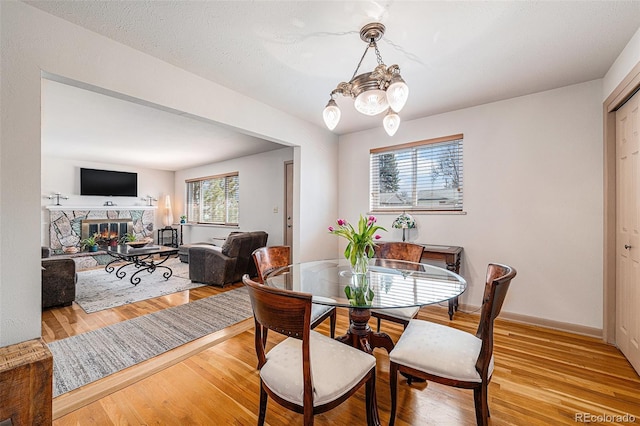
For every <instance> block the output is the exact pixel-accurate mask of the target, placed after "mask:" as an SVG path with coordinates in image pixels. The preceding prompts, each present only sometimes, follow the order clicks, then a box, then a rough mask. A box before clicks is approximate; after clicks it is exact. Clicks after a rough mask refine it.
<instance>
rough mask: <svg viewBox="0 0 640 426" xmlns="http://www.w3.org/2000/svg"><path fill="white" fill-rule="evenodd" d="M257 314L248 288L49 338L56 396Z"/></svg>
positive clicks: (54, 394)
mask: <svg viewBox="0 0 640 426" xmlns="http://www.w3.org/2000/svg"><path fill="white" fill-rule="evenodd" d="M251 316H253V311H252V309H251V302H250V300H249V295H248V294H247V290H246V289H245V288H238V289H235V290H229V291H227V292H225V293H222V294H219V295H216V296H210V297H207V298H205V299H200V300H197V301H195V302H191V303H187V304H185V305H180V306H175V307H172V308H167V309H164V310H162V311H158V312H154V313H152V314H148V315H144V316H141V317H138V318H134V319H131V320H128V321H123V322H120V323H118V324H113V325H110V326H107V327H103V328H100V329H97V330H93V331H90V332H87V333H83V334H79V335H77V336H72V337H68V338H66V339H62V340H58V341H56V342H52V343H49V344H48V346H49V349H50V350H51V353H52V354H53V396H54V397H56V396H59V395H61V394H63V393H65V392H69V391H71V390H73V389H76V388H78V387H80V386H84V385H86V384H88V383H91V382H93V381H96V380H99V379H101V378H103V377H106V376H108V375H110V374H113V373H115V372H118V371H120V370H122V369H125V368H127V367H130V366H132V365H134V364H137V363H139V362H142V361H145V360H148V359H150V358H152V357H154V356H157V355H160V354H162V353H164V352H166V351H169V350H171V349H174V348H176V347H178V346H180V345H183V344H185V343H188V342H191V341H192V340H195V339H198V338H200V337H203V336H206V335H207V334H211V333H213V332H216V331H219V330H222V329H223V328H225V327H228V326H230V325H233V324H235V323H237V322H240V321H242V320H245V319H247V318H249V317H251Z"/></svg>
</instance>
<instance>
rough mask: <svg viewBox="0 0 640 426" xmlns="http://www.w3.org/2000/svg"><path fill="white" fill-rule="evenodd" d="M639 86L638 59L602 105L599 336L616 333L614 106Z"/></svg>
mask: <svg viewBox="0 0 640 426" xmlns="http://www.w3.org/2000/svg"><path fill="white" fill-rule="evenodd" d="M638 89H640V62H638V63H637V64H636V66H635V67H633V68H632V69H631V71H630V72H629V73H628V74H627V76H626V77H625V78H624V79H623V80H622V81H621V82H620V84H618V86H616V88H615V89H614V90H613V92H611V94H610V95H609V96H608V97H607V99H606V100H605V101H604V103H603V104H602V106H603V112H602V114H603V121H604V122H603V133H604V136H603V137H604V173H603V176H604V187H603V189H604V194H603V204H604V206H603V207H604V229H603V232H604V238H603V242H604V247H603V271H602V272H603V280H604V282H603V304H604V306H603V321H602V325H603V326H602V338H603V340H604V341H605V342H607V343H611V344H613V343H615V337H616V217H617V215H616V213H617V212H616V110H617V109H618V108H619V107H620V106H621V105H622V104H623V103H624V102H625V101H626V100H627V99H629V98H630V97H631V96H632V95H633V94H634V93H635V92H636V91H638Z"/></svg>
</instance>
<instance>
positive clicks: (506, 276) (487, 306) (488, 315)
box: [476, 263, 516, 377]
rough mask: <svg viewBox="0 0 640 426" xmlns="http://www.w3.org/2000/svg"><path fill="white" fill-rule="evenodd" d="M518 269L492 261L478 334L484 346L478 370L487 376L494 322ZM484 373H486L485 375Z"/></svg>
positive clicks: (485, 288) (488, 269) (477, 365)
mask: <svg viewBox="0 0 640 426" xmlns="http://www.w3.org/2000/svg"><path fill="white" fill-rule="evenodd" d="M515 276H516V270H515V269H514V268H512V267H511V266H507V265H500V264H497V263H490V264H489V266H488V267H487V280H486V283H485V285H484V295H483V296H482V311H481V314H480V323H479V324H478V330H477V332H476V336H477V337H478V338H479V339H481V340H482V348H481V349H480V355H479V356H478V361H477V362H476V370H477V371H478V372H479V373H480V374H481V377H485V376H484V375H486V374H487V371H488V369H489V363H490V361H491V355H492V354H493V322H494V320H495V319H496V317H497V316H498V315H499V314H500V310H501V309H502V304H503V303H504V299H505V297H506V296H507V290H509V285H510V284H511V280H512V279H513V278H514V277H515ZM483 373H484V375H483Z"/></svg>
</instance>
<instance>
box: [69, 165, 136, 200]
mask: <svg viewBox="0 0 640 426" xmlns="http://www.w3.org/2000/svg"><path fill="white" fill-rule="evenodd" d="M80 195H103V196H108V197H137V196H138V174H137V173H130V172H116V171H113V170H97V169H84V168H81V169H80Z"/></svg>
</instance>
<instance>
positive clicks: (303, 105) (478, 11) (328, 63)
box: [26, 0, 640, 158]
mask: <svg viewBox="0 0 640 426" xmlns="http://www.w3.org/2000/svg"><path fill="white" fill-rule="evenodd" d="M26 3H28V4H31V5H33V6H35V7H38V8H40V9H42V10H44V11H47V12H49V13H52V14H54V15H57V16H59V17H61V18H63V19H66V20H68V21H71V22H73V23H76V24H78V25H81V26H83V27H86V28H88V29H90V30H92V31H95V32H97V33H99V34H102V35H104V36H106V37H109V38H111V39H114V40H116V41H118V42H120V43H123V44H125V45H128V46H131V47H133V48H135V49H138V50H140V51H143V52H146V53H148V54H150V55H153V56H155V57H158V58H160V59H162V60H164V61H166V62H169V63H171V64H173V65H176V66H178V67H181V68H183V69H186V70H189V71H191V72H193V73H195V74H198V75H200V76H202V77H204V78H207V79H209V80H212V81H215V82H217V83H219V84H222V85H224V86H226V87H229V88H231V89H233V90H236V91H238V92H240V93H243V94H246V95H247V96H250V97H252V98H254V99H257V100H259V101H261V102H264V103H266V104H269V105H271V106H273V107H275V108H278V109H280V110H282V111H285V112H288V113H289V114H291V115H294V116H297V117H300V118H301V119H303V120H306V121H308V122H311V123H314V124H317V125H318V126H322V127H324V124H323V122H322V109H323V108H324V106H325V104H326V102H327V101H328V99H329V93H330V92H331V90H332V89H334V88H335V86H336V85H337V83H339V82H340V81H345V80H349V79H350V78H351V75H352V74H353V72H354V70H355V67H356V65H357V63H358V61H359V59H360V57H361V55H362V52H363V51H364V49H365V44H364V43H363V42H362V41H361V40H360V37H359V30H360V28H361V27H362V26H363V25H364V24H366V23H369V22H373V21H380V22H382V23H384V24H385V26H386V27H387V32H386V34H385V37H384V38H383V39H382V40H381V41H380V42H379V49H380V52H381V54H382V58H383V59H384V62H385V63H386V64H387V65H391V64H398V65H399V66H400V68H401V71H402V76H403V77H404V79H405V81H406V82H407V84H408V85H409V87H410V95H409V101H408V103H407V105H406V106H405V108H404V109H403V111H402V112H401V113H400V115H401V117H402V119H403V120H405V121H406V120H410V119H414V118H418V117H424V116H428V115H433V114H437V113H442V112H447V111H452V110H456V109H460V108H465V107H469V106H474V105H480V104H484V103H488V102H493V101H497V100H501V99H508V98H512V97H515V96H522V95H526V94H530V93H535V92H539V91H543V90H549V89H553V88H558V87H562V86H566V85H570V84H575V83H581V82H585V81H589V80H593V79H597V78H602V77H603V76H604V75H605V73H606V71H607V70H608V69H609V68H610V66H611V65H612V64H613V62H614V60H615V59H616V57H617V56H618V55H619V54H620V52H621V51H622V50H623V48H624V46H625V45H626V44H627V42H628V41H629V40H630V38H631V37H632V36H633V34H634V33H635V32H636V31H637V29H638V28H639V27H640V1H544V2H539V1H536V2H533V1H500V2H484V1H423V2H420V1H395V2H390V1H389V2H382V1H380V2H375V1H357V2H355V1H345V2H335V1H259V2H248V1H142V0H140V1H119V0H110V1H66V0H63V1H55V0H53V1H52V0H46V1H26ZM374 65H375V56H374V55H373V52H369V53H368V54H367V57H366V59H365V61H364V63H363V66H362V68H361V71H370V70H371V69H372V68H373V66H374ZM52 102H55V99H54V100H53V101H52ZM338 104H339V105H340V107H341V109H342V112H343V116H342V120H341V122H340V124H338V127H337V128H336V129H335V133H338V134H344V133H349V132H353V131H358V130H363V129H368V128H373V127H376V126H380V125H381V121H382V117H380V116H376V117H365V116H363V115H360V114H357V113H355V112H354V111H353V108H352V105H351V102H350V101H349V100H348V99H343V98H340V99H338ZM81 112H82V111H81ZM138 113H139V112H138ZM149 114H151V115H153V113H149ZM151 118H152V117H151ZM144 120H145V119H141V121H144ZM53 125H55V123H54V124H53ZM148 127H149V126H147V127H146V129H148ZM143 133H144V132H141V134H143ZM193 133H195V134H200V135H201V136H203V134H204V133H206V131H205V130H203V129H202V128H200V129H199V130H198V129H196V130H194V131H193ZM141 134H139V137H142V135H141ZM148 143H151V142H148ZM147 152H148V151H147ZM183 153H184V152H183ZM183 153H181V155H182V154H183ZM172 156H173V158H175V155H173V154H172Z"/></svg>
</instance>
